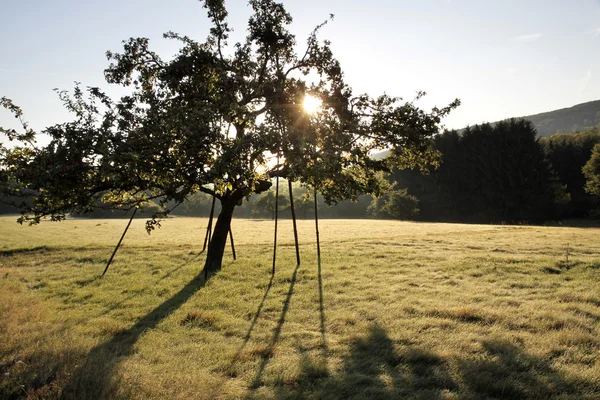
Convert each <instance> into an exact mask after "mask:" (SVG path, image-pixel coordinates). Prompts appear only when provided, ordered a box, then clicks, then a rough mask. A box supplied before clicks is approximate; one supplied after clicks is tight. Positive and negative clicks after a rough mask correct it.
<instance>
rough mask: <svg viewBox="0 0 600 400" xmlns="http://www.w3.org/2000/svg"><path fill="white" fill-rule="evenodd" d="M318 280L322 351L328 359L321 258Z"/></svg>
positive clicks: (318, 267)
mask: <svg viewBox="0 0 600 400" xmlns="http://www.w3.org/2000/svg"><path fill="white" fill-rule="evenodd" d="M317 279H318V281H319V317H320V318H319V319H320V321H319V322H320V326H319V328H320V330H321V350H322V355H323V357H327V350H328V349H327V337H326V336H325V303H324V301H323V277H322V275H321V257H320V256H319V259H318V266H317Z"/></svg>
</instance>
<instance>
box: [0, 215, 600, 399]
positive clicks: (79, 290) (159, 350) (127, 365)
mask: <svg viewBox="0 0 600 400" xmlns="http://www.w3.org/2000/svg"><path fill="white" fill-rule="evenodd" d="M15 219H16V218H15V217H2V218H0V226H1V227H2V228H1V230H0V232H1V234H0V237H1V241H0V321H2V323H0V398H23V397H29V398H57V397H64V398H77V399H86V398H88V399H97V398H119V399H128V398H133V399H164V398H186V399H187V398H198V399H241V398H247V399H263V398H264V399H270V398H278V399H287V398H302V399H304V398H309V399H310V398H312V399H348V398H352V399H388V398H389V399H397V398H421V399H436V398H437V399H453V398H458V399H483V398H539V399H546V398H561V399H568V398H571V399H586V398H588V399H598V398H600V337H599V333H600V241H599V240H598V238H599V237H600V229H597V228H570V227H538V226H496V225H458V224H430V223H410V222H398V221H371V220H321V221H320V230H321V232H320V233H321V240H322V261H321V265H319V263H318V262H317V258H316V246H315V231H314V221H299V232H300V242H301V252H302V262H301V265H300V266H296V261H295V253H294V247H293V235H292V227H291V222H290V221H285V220H284V221H282V222H281V225H280V227H279V232H280V238H281V240H280V242H279V243H280V246H279V247H278V253H277V254H278V256H277V257H278V258H277V270H276V273H275V276H274V277H273V278H272V277H271V274H270V273H271V262H272V252H273V248H272V239H273V223H272V222H271V221H262V220H234V222H233V233H234V235H235V243H236V250H237V253H238V254H237V255H238V259H237V261H233V260H232V257H231V252H230V248H228V252H226V254H225V261H224V267H223V270H222V271H221V272H219V273H217V274H216V275H214V276H213V277H211V278H210V279H209V280H208V282H204V280H203V278H202V275H201V274H199V273H200V271H201V268H202V265H203V257H204V254H201V252H200V251H201V250H202V242H203V239H204V229H205V226H206V222H207V221H206V219H194V218H172V219H169V220H168V221H165V222H164V223H163V227H162V228H161V229H160V230H158V231H157V232H154V233H153V234H152V235H151V236H148V235H147V234H146V233H145V231H144V228H143V225H144V221H143V220H136V221H134V223H133V225H132V228H131V229H130V233H128V235H127V237H126V238H125V240H124V245H123V247H122V249H121V250H120V251H119V253H118V254H117V256H116V258H115V262H114V264H113V265H112V266H111V267H110V269H109V271H108V273H107V275H106V276H105V277H104V278H103V279H99V278H98V277H99V275H100V274H101V272H102V270H103V269H104V266H105V263H106V260H107V259H108V258H109V256H110V254H111V252H112V249H113V247H114V245H115V244H116V242H117V241H118V239H119V237H120V234H121V230H122V229H123V228H124V226H125V225H126V223H127V221H126V220H86V219H71V220H67V221H64V222H61V223H50V222H44V223H42V224H41V225H39V226H34V227H27V226H19V225H18V224H16V222H15Z"/></svg>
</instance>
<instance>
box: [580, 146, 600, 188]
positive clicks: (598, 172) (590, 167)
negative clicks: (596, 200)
mask: <svg viewBox="0 0 600 400" xmlns="http://www.w3.org/2000/svg"><path fill="white" fill-rule="evenodd" d="M583 174H584V175H585V177H586V179H587V181H586V184H585V190H586V191H587V192H588V193H591V194H595V195H597V196H600V143H598V144H596V145H595V146H594V148H593V150H592V155H591V156H590V159H589V160H588V162H587V163H586V164H585V165H584V166H583Z"/></svg>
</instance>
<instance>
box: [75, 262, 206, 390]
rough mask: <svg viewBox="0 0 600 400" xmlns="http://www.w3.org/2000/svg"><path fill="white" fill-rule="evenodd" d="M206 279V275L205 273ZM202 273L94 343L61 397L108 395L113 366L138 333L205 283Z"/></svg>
mask: <svg viewBox="0 0 600 400" xmlns="http://www.w3.org/2000/svg"><path fill="white" fill-rule="evenodd" d="M209 279H210V275H209ZM205 283H206V282H205V280H204V274H203V273H200V275H198V276H197V277H195V278H194V279H192V280H191V281H190V282H189V283H188V284H187V285H185V287H183V288H182V289H181V290H180V291H179V292H177V293H176V294H175V295H173V296H172V297H171V298H170V299H168V300H166V301H165V302H164V303H162V304H160V305H159V306H158V307H156V308H155V309H154V310H152V311H150V312H149V313H148V314H146V315H145V316H143V317H142V318H140V319H139V320H138V321H137V322H136V323H135V325H133V326H132V327H131V328H129V329H127V330H125V331H123V332H120V333H118V334H116V335H115V336H113V338H112V339H110V340H109V341H107V342H104V343H102V344H100V345H98V346H96V347H94V348H93V349H92V350H91V351H90V353H89V354H88V356H87V358H86V361H85V363H84V364H83V365H82V366H81V368H80V369H79V370H78V371H76V372H75V373H74V374H73V378H72V381H71V384H70V386H69V387H67V388H66V389H65V392H64V397H65V398H73V399H104V398H111V397H113V395H114V391H115V389H116V387H117V386H118V384H119V377H118V376H117V374H116V373H115V372H116V368H117V366H118V364H119V363H120V362H121V361H122V360H123V359H125V358H126V357H128V356H129V355H131V353H132V351H133V347H134V345H135V343H136V342H137V341H138V340H139V338H140V336H141V335H142V334H143V333H144V332H145V331H146V330H150V329H154V328H155V327H156V326H157V325H158V324H159V323H160V322H161V321H162V320H163V319H164V318H166V317H167V316H168V315H169V314H171V313H172V312H173V311H174V310H176V309H177V308H179V307H180V306H181V305H182V304H184V303H185V302H186V301H188V300H189V298H190V297H192V296H193V295H194V294H195V293H196V292H197V291H198V290H200V288H202V287H203V286H204V285H205Z"/></svg>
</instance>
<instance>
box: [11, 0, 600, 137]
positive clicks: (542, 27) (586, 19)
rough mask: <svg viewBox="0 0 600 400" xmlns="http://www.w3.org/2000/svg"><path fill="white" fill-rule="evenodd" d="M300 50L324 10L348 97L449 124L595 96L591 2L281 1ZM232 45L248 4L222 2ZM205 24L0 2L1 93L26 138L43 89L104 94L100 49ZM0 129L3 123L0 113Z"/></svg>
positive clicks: (192, 31)
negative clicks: (409, 103)
mask: <svg viewBox="0 0 600 400" xmlns="http://www.w3.org/2000/svg"><path fill="white" fill-rule="evenodd" d="M283 3H284V4H285V5H286V7H287V9H288V11H289V12H290V13H291V14H292V16H293V17H294V23H293V24H292V26H291V31H292V32H293V33H295V34H296V35H297V40H298V42H299V43H300V44H302V43H304V41H305V38H306V36H307V34H308V33H309V32H310V31H311V30H312V29H313V28H314V27H315V26H316V25H317V24H319V23H320V22H322V21H323V20H325V19H327V17H328V16H329V14H335V19H334V21H333V22H332V23H330V24H328V25H327V26H326V27H325V28H324V29H323V30H322V31H321V34H320V37H321V38H323V39H328V40H331V42H332V49H333V51H334V54H335V56H336V57H337V58H338V59H339V60H340V62H341V64H342V68H343V70H344V72H345V75H346V80H347V82H348V83H349V84H350V85H351V86H352V87H353V88H354V92H355V94H359V93H364V92H366V93H369V94H371V95H378V94H382V93H384V92H385V93H387V94H390V95H394V96H401V97H403V98H405V99H406V100H410V99H412V98H413V97H414V94H415V92H416V91H418V90H424V91H426V92H427V93H428V96H427V97H426V98H425V99H424V100H421V101H420V102H419V104H420V105H421V106H422V107H424V108H430V107H431V106H433V105H437V106H444V105H446V104H448V103H449V102H450V101H452V100H453V99H454V98H459V99H461V101H462V105H461V106H460V107H459V109H457V110H455V111H454V112H453V113H452V114H451V116H450V117H448V118H447V119H446V120H445V121H444V124H445V125H446V126H447V127H448V128H462V127H464V126H466V125H468V124H471V125H472V124H476V123H481V122H486V121H487V122H492V121H496V120H499V119H504V118H509V117H517V116H523V115H529V114H535V113H539V112H544V111H551V110H554V109H558V108H564V107H570V106H572V105H575V104H578V103H582V102H586V101H591V100H598V99H600V0H539V1H538V0H518V1H517V0H515V1H510V0H502V1H495V0H485V1H484V0H420V1H416V0H413V1H406V0H371V1H364V0H361V1H359V0H303V1H301V0H284V1H283ZM226 6H227V8H228V10H229V13H230V16H229V22H230V25H231V26H232V27H233V28H234V29H235V32H234V35H233V38H232V39H233V40H241V39H242V38H243V35H244V34H245V27H246V25H245V23H246V21H247V19H248V16H249V8H248V7H247V5H246V2H245V1H242V0H229V1H226ZM208 29H209V23H208V20H207V18H206V14H205V10H204V9H203V8H202V5H201V3H199V2H198V1H195V0H170V1H165V0H162V1H159V0H118V1H117V0H102V1H88V0H53V1H47V0H20V1H17V0H12V1H10V0H0V54H1V58H0V97H1V96H6V97H9V98H11V99H13V101H14V102H15V103H17V104H18V105H20V106H21V107H22V108H23V110H24V112H25V119H26V120H28V121H29V122H30V124H31V126H32V127H33V128H34V129H36V130H41V129H43V128H44V127H45V126H48V125H51V124H54V123H59V122H63V121H65V120H67V119H68V114H67V113H66V112H65V111H64V110H63V108H62V105H61V104H60V102H59V100H58V98H57V96H56V95H55V93H54V92H53V91H52V89H53V88H60V89H67V90H70V89H72V87H73V82H74V81H79V82H81V83H82V84H83V85H84V86H100V87H101V88H103V89H105V90H107V91H108V93H109V94H113V95H116V94H119V93H121V92H120V91H119V90H117V89H111V88H110V87H109V86H108V85H107V84H106V83H105V82H104V78H103V70H104V68H106V66H107V65H108V61H107V60H106V57H105V52H106V51H107V50H111V51H114V52H119V51H120V49H121V40H123V39H127V38H129V37H148V38H150V39H151V41H150V44H151V48H152V49H153V50H155V51H157V52H158V53H159V54H161V56H162V57H163V59H168V57H169V56H170V55H172V54H174V53H175V51H176V50H177V47H178V46H177V42H175V41H169V40H165V39H162V33H164V32H167V31H169V30H172V31H175V32H178V33H180V34H182V35H188V36H190V37H192V38H194V39H196V40H199V41H203V40H204V39H205V38H206V36H207V33H208ZM0 126H5V127H7V126H11V127H13V126H14V119H12V118H11V116H10V115H9V114H8V113H7V112H6V111H4V110H0Z"/></svg>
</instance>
